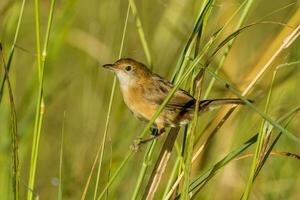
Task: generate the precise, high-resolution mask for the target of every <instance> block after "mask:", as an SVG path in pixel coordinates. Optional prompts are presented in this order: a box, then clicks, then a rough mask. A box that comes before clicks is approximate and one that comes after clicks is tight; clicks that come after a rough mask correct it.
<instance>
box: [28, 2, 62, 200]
mask: <svg viewBox="0 0 300 200" xmlns="http://www.w3.org/2000/svg"><path fill="white" fill-rule="evenodd" d="M55 2H56V1H55V0H52V1H51V8H50V12H49V17H48V23H47V29H46V34H45V38H44V45H43V50H42V51H41V41H40V31H41V30H40V11H39V0H35V31H36V55H37V66H38V67H37V69H38V80H39V84H38V86H39V87H38V96H37V104H36V114H35V123H34V131H33V140H32V150H31V160H30V171H29V179H28V187H29V190H28V192H27V199H28V200H31V199H32V197H33V193H32V191H34V185H35V184H34V183H35V175H36V168H37V159H38V153H39V144H40V135H41V130H42V124H43V119H44V110H45V103H44V97H43V96H44V94H43V93H44V68H45V62H46V56H47V50H48V42H49V37H50V31H51V25H52V19H53V13H54V6H55Z"/></svg>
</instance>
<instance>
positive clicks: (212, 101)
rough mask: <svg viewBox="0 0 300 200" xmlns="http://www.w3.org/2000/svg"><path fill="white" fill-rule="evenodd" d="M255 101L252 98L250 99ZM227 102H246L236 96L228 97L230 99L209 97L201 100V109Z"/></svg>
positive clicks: (214, 107) (216, 106) (205, 109)
mask: <svg viewBox="0 0 300 200" xmlns="http://www.w3.org/2000/svg"><path fill="white" fill-rule="evenodd" d="M248 101H250V102H253V101H252V100H248ZM226 104H245V102H244V101H243V100H241V99H236V98H228V99H207V100H202V101H200V104H199V111H202V112H203V111H209V110H214V109H216V108H219V107H220V106H222V105H226Z"/></svg>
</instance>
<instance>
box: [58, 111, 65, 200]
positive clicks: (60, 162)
mask: <svg viewBox="0 0 300 200" xmlns="http://www.w3.org/2000/svg"><path fill="white" fill-rule="evenodd" d="M65 120H66V112H64V118H63V124H62V128H61V144H60V154H59V170H58V180H59V182H58V192H57V199H58V200H62V199H63V188H62V162H63V150H64V134H65Z"/></svg>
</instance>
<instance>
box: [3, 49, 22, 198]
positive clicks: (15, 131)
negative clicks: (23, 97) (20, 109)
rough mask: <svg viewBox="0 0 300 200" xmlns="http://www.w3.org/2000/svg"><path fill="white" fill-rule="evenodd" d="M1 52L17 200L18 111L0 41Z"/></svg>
mask: <svg viewBox="0 0 300 200" xmlns="http://www.w3.org/2000/svg"><path fill="white" fill-rule="evenodd" d="M0 54H1V57H2V62H3V66H4V73H5V75H4V77H6V81H7V87H8V94H9V103H10V119H11V120H10V123H11V125H10V126H11V147H12V189H13V196H14V199H15V200H18V199H19V187H20V172H19V152H18V151H19V144H18V126H17V113H16V106H15V101H14V95H13V92H12V87H11V83H10V79H9V74H8V69H7V65H6V63H5V60H4V56H3V52H2V44H1V43H0Z"/></svg>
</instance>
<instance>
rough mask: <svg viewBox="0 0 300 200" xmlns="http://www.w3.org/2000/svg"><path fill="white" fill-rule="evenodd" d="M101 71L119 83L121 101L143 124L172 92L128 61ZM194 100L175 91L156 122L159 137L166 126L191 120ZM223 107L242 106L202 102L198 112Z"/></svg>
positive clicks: (162, 81) (159, 79) (163, 82)
mask: <svg viewBox="0 0 300 200" xmlns="http://www.w3.org/2000/svg"><path fill="white" fill-rule="evenodd" d="M103 67H105V68H107V69H109V70H111V71H113V72H114V73H115V74H116V76H117V78H118V79H119V82H120V87H121V91H122V94H123V98H124V101H125V103H126V105H127V106H128V108H129V109H130V110H131V112H132V113H133V114H134V115H135V116H136V117H137V118H138V119H140V120H142V121H146V122H147V121H149V120H150V119H151V117H152V116H153V115H154V114H155V112H156V111H157V109H158V108H159V106H160V105H161V104H162V102H163V101H164V99H165V98H166V96H167V95H168V93H169V92H170V91H171V90H172V88H173V85H172V83H170V82H168V81H166V80H165V79H163V78H162V77H160V76H159V75H157V74H155V73H152V72H151V71H150V70H149V69H148V68H147V67H146V66H145V65H144V64H142V63H140V62H137V61H135V60H133V59H131V58H122V59H120V60H118V61H116V62H115V63H113V64H105V65H103ZM195 104H196V100H195V98H194V97H193V96H191V95H190V94H189V93H188V92H186V91H184V90H182V89H178V90H177V91H176V92H175V94H174V95H173V97H172V98H171V100H170V101H169V103H168V104H167V105H166V107H165V108H164V110H163V111H162V112H161V113H160V115H159V116H158V117H157V119H156V120H155V124H154V126H155V128H157V129H158V130H159V135H160V134H162V133H163V132H164V130H165V129H164V128H165V127H166V126H171V127H176V126H180V125H185V124H187V123H189V122H190V121H191V120H192V119H193V115H194V112H195ZM223 104H243V101H242V100H240V99H210V100H202V101H201V102H200V104H199V109H198V110H199V112H203V111H205V110H209V109H211V108H214V107H216V106H220V105H223Z"/></svg>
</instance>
